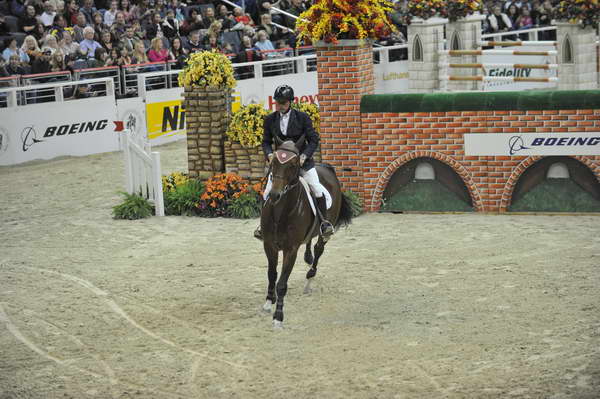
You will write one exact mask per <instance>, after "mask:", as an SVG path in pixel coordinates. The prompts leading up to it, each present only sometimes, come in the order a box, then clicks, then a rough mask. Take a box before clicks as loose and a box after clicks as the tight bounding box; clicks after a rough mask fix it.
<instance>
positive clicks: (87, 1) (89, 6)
mask: <svg viewBox="0 0 600 399" xmlns="http://www.w3.org/2000/svg"><path fill="white" fill-rule="evenodd" d="M79 12H81V13H82V14H83V15H84V16H85V21H86V22H87V23H88V24H90V25H94V23H95V22H94V14H95V13H96V12H97V10H96V8H95V7H94V0H83V7H81V8H80V9H79Z"/></svg>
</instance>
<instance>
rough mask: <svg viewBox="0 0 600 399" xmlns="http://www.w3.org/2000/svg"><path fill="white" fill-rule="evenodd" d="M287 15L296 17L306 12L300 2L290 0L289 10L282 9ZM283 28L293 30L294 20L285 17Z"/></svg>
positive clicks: (299, 0)
mask: <svg viewBox="0 0 600 399" xmlns="http://www.w3.org/2000/svg"><path fill="white" fill-rule="evenodd" d="M283 10H284V11H287V12H288V13H289V14H292V15H295V16H296V17H297V16H299V15H300V14H302V13H303V12H304V11H306V8H305V7H304V3H303V2H302V0H291V4H290V6H289V8H283ZM285 26H287V27H288V28H291V29H294V28H295V27H296V18H292V17H290V16H288V15H286V16H285Z"/></svg>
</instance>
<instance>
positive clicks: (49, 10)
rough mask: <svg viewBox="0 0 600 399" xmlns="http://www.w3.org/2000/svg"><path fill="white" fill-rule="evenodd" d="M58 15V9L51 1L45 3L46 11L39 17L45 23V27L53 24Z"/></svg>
mask: <svg viewBox="0 0 600 399" xmlns="http://www.w3.org/2000/svg"><path fill="white" fill-rule="evenodd" d="M55 16H56V11H55V10H54V5H53V4H52V3H50V2H49V1H47V2H45V3H44V12H43V13H42V15H40V17H39V21H40V22H41V23H43V24H44V26H45V27H50V26H52V23H53V22H54V17H55Z"/></svg>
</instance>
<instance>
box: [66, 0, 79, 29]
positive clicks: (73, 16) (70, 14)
mask: <svg viewBox="0 0 600 399" xmlns="http://www.w3.org/2000/svg"><path fill="white" fill-rule="evenodd" d="M77 14H79V4H77V0H69V1H68V2H67V7H66V9H65V19H66V20H67V24H68V26H73V25H76V24H77Z"/></svg>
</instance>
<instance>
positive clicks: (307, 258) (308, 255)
mask: <svg viewBox="0 0 600 399" xmlns="http://www.w3.org/2000/svg"><path fill="white" fill-rule="evenodd" d="M311 247H312V240H309V241H308V244H306V249H305V250H304V262H306V264H307V265H312V263H313V260H314V258H313V254H312V249H311Z"/></svg>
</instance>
